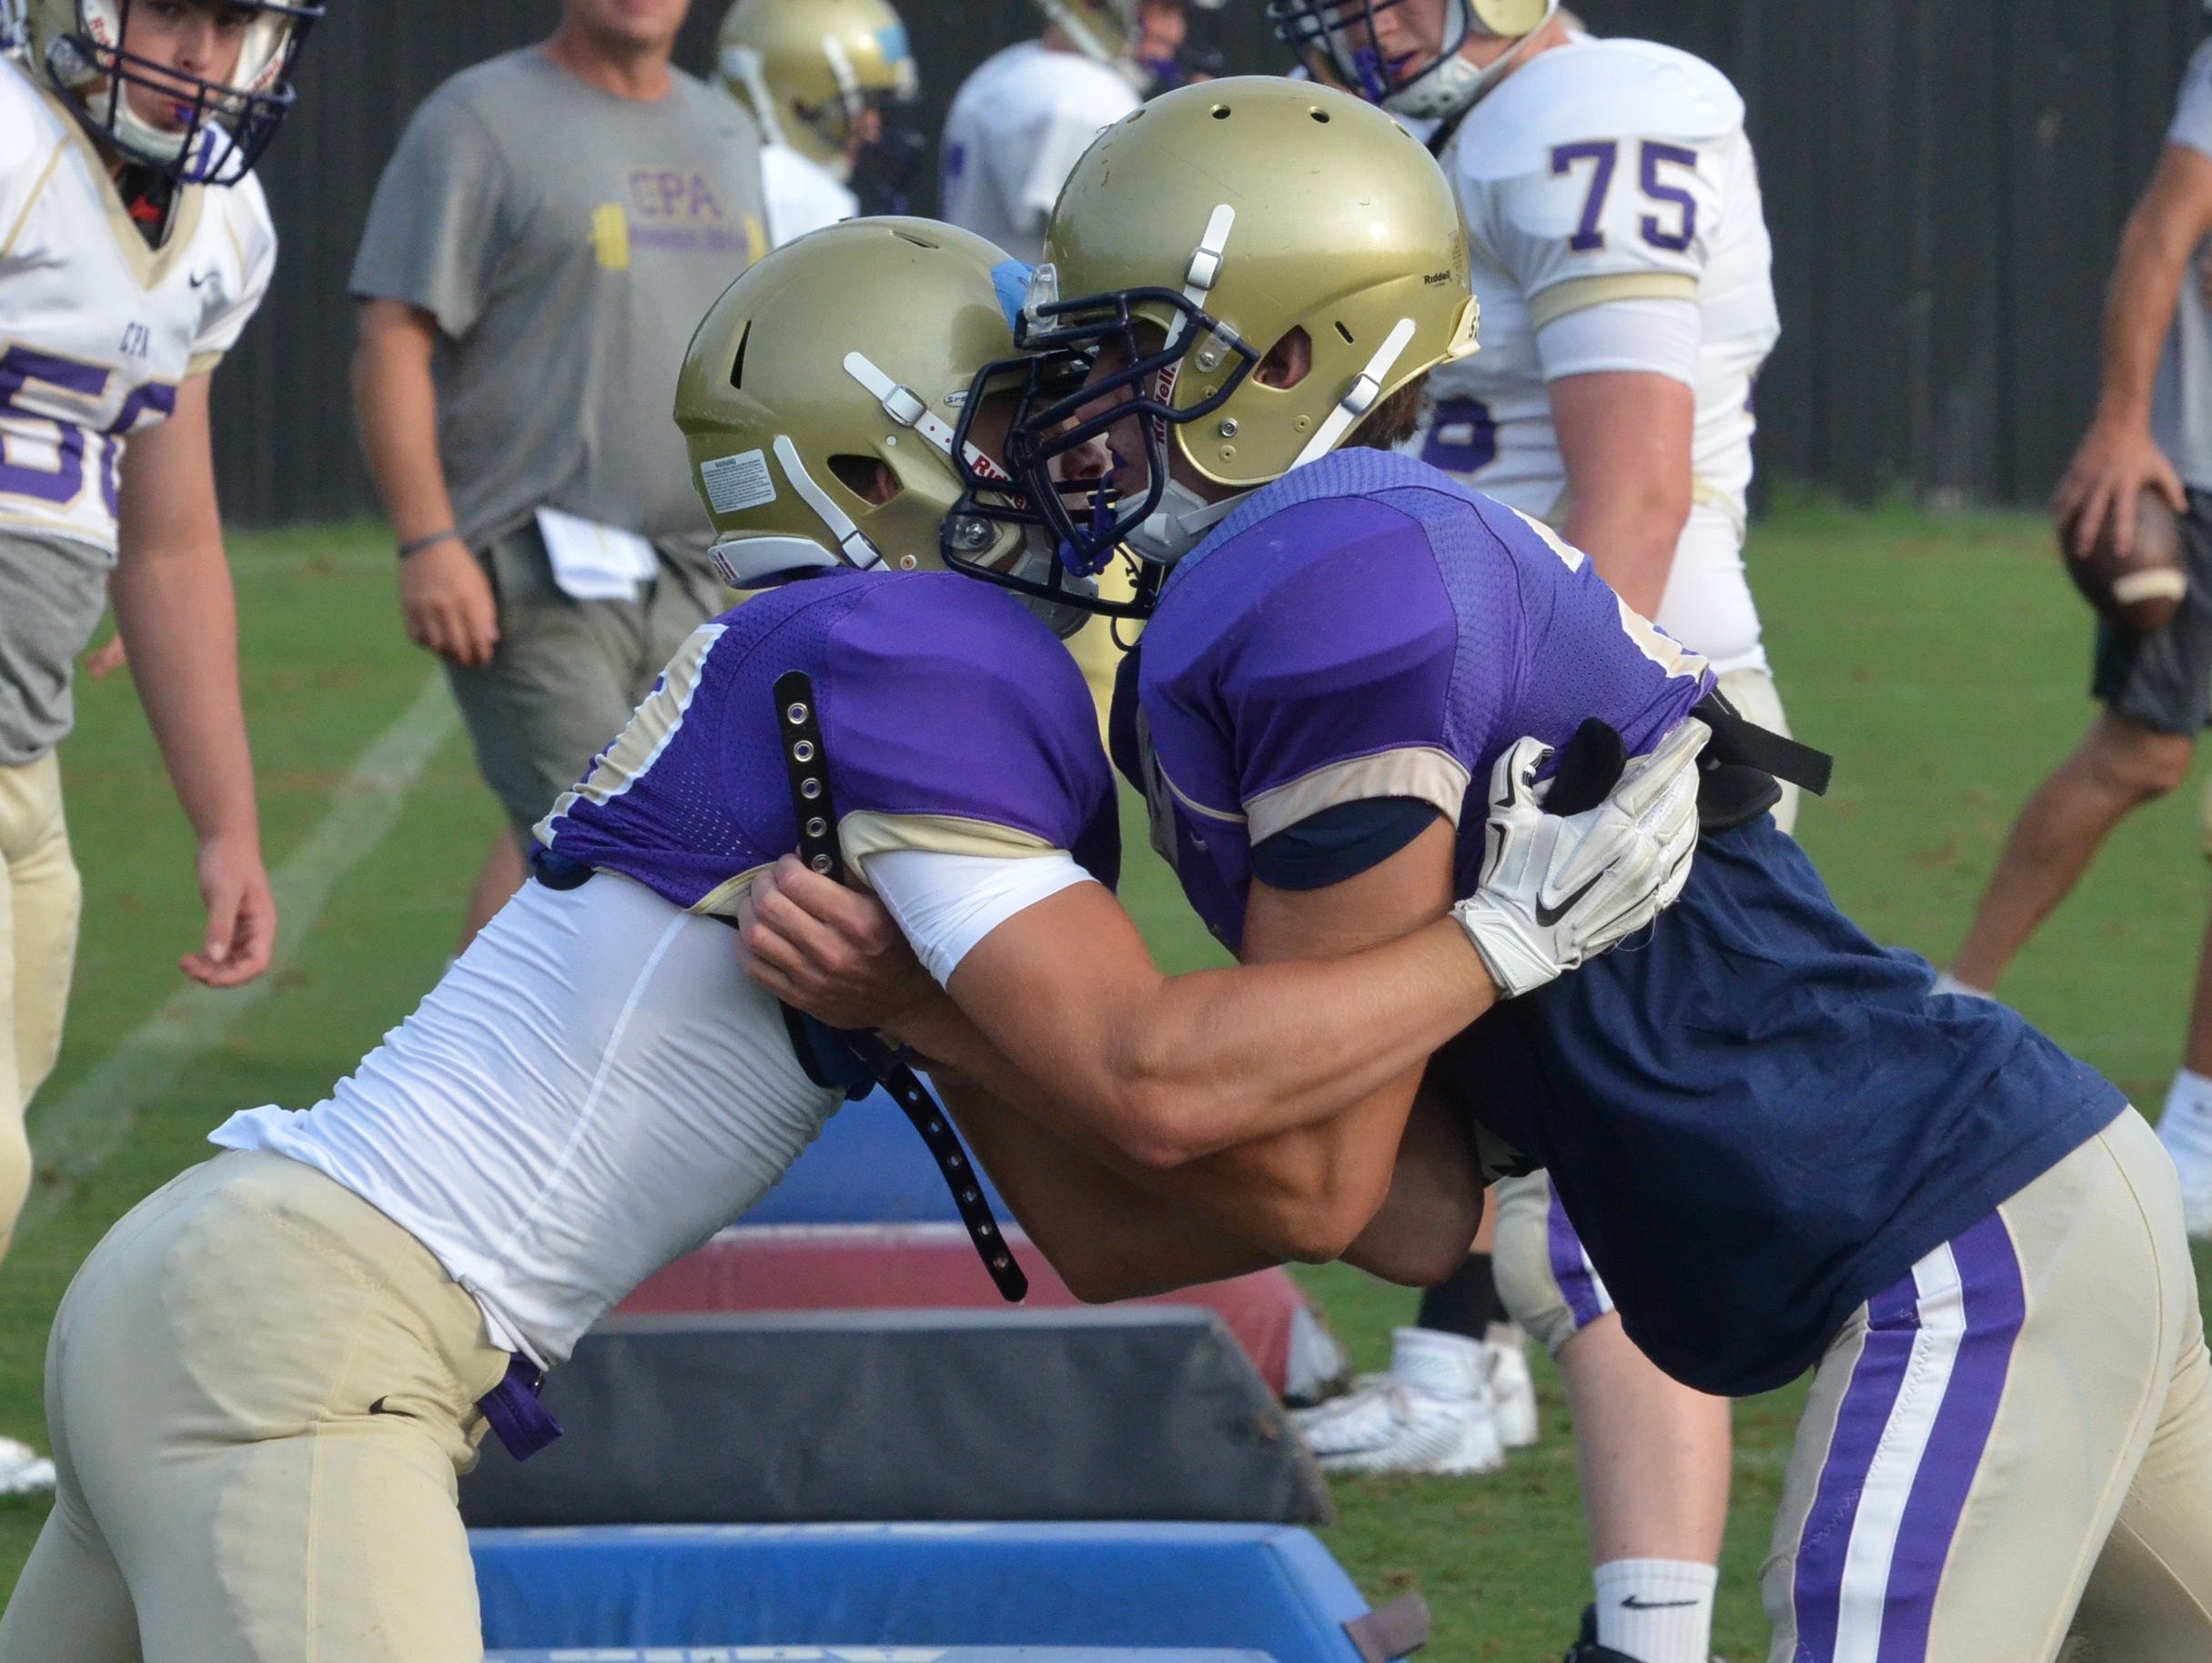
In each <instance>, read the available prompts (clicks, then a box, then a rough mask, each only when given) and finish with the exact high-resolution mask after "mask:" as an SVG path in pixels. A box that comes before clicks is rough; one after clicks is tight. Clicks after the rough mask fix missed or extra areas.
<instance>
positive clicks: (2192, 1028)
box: [2182, 923, 2212, 1077]
mask: <svg viewBox="0 0 2212 1663" xmlns="http://www.w3.org/2000/svg"><path fill="white" fill-rule="evenodd" d="M2182 1065H2183V1066H2184V1067H2186V1068H2187V1069H2188V1071H2189V1072H2190V1073H2196V1074H2204V1075H2207V1076H2208V1077H2212V923H2207V926H2206V929H2205V944H2204V948H2203V950H2202V951H2201V952H2199V953H2198V954H2197V992H2196V993H2195V995H2194V996H2193V997H2192V998H2191V999H2190V1001H2189V1043H2188V1049H2187V1053H2186V1054H2185V1057H2184V1060H2183V1064H2182Z"/></svg>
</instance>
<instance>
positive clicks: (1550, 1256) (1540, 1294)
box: [1490, 1172, 1613, 1357]
mask: <svg viewBox="0 0 2212 1663" xmlns="http://www.w3.org/2000/svg"><path fill="white" fill-rule="evenodd" d="M1490 1194H1492V1195H1493V1196H1494V1197H1495V1198H1496V1199H1497V1203H1498V1214H1497V1216H1498V1228H1497V1235H1496V1238H1495V1242H1494V1245H1492V1247H1491V1249H1490V1255H1491V1256H1490V1272H1491V1275H1493V1276H1494V1277H1495V1278H1496V1279H1497V1283H1498V1298H1499V1300H1500V1303H1501V1304H1503V1305H1504V1306H1505V1314H1506V1315H1508V1316H1510V1317H1511V1318H1512V1319H1513V1321H1514V1322H1515V1323H1516V1324H1518V1325H1520V1329H1521V1331H1522V1332H1523V1333H1524V1334H1526V1335H1528V1336H1529V1337H1530V1339H1532V1340H1534V1341H1535V1342H1536V1343H1537V1344H1538V1345H1540V1346H1542V1347H1543V1348H1544V1350H1545V1351H1546V1352H1547V1353H1549V1354H1550V1356H1555V1357H1556V1356H1559V1354H1560V1347H1561V1346H1564V1345H1565V1344H1566V1343H1567V1342H1568V1341H1569V1340H1571V1339H1572V1338H1573V1337H1574V1336H1575V1335H1578V1334H1580V1333H1581V1331H1582V1330H1583V1329H1585V1328H1587V1327H1589V1326H1590V1325H1591V1324H1592V1323H1594V1322H1596V1321H1598V1320H1599V1319H1600V1318H1601V1317H1605V1316H1610V1315H1611V1314H1612V1309H1613V1298H1612V1295H1611V1294H1609V1293H1607V1292H1606V1291H1605V1283H1604V1281H1603V1280H1602V1279H1601V1277H1600V1276H1599V1275H1598V1272H1597V1267H1596V1266H1595V1265H1591V1262H1590V1256H1589V1255H1587V1254H1585V1253H1584V1252H1583V1251H1582V1239H1581V1237H1580V1236H1579V1235H1576V1234H1575V1233H1574V1226H1573V1225H1571V1224H1569V1223H1568V1222H1567V1214H1566V1212H1565V1210H1564V1209H1563V1208H1561V1205H1560V1204H1559V1200H1558V1198H1557V1197H1556V1196H1555V1195H1554V1194H1552V1191H1551V1174H1549V1173H1544V1172H1534V1173H1530V1174H1528V1175H1527V1176H1525V1177H1520V1178H1500V1180H1499V1181H1498V1184H1497V1186H1496V1187H1495V1188H1494V1189H1492V1190H1491V1192H1490Z"/></svg>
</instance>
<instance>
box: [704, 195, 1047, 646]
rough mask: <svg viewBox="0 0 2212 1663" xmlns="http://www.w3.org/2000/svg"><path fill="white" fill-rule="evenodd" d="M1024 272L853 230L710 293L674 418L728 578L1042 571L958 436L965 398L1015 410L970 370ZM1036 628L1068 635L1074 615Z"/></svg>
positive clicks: (843, 228) (789, 250) (967, 419)
mask: <svg viewBox="0 0 2212 1663" xmlns="http://www.w3.org/2000/svg"><path fill="white" fill-rule="evenodd" d="M1027 270H1028V268H1027V267H1025V266H1022V265H1021V264H1020V263H1019V262H1018V261H1015V260H1013V259H1010V258H1009V257H1007V255H1006V254H1005V252H1004V251H1003V250H1001V249H1000V248H998V247H995V246H994V245H992V244H990V243H988V242H985V240H984V239H983V238H982V237H976V236H974V235H973V234H971V233H969V232H966V231H963V230H960V229H958V228H956V227H953V226H947V225H939V224H937V223H935V222H934V221H932V220H924V219H851V220H847V221H845V222H844V223H843V224H842V225H836V226H832V227H828V228H827V229H824V230H821V231H816V232H814V233H813V235H811V236H808V237H801V238H800V239H799V240H798V241H796V242H794V243H791V244H789V245H787V246H786V247H782V248H779V249H777V250H775V251H774V252H773V253H772V254H770V255H768V256H767V257H765V258H764V259H763V260H761V261H760V262H759V263H758V264H757V265H755V266H754V267H752V269H750V270H749V271H747V272H746V273H745V274H744V275H743V276H742V277H739V278H738V279H737V281H736V282H734V283H732V285H731V286H730V287H729V288H728V289H726V290H724V291H723V293H722V297H721V298H720V299H719V300H717V301H716V302H715V303H714V307H713V309H712V311H710V312H709V313H708V314H707V316H706V319H705V321H704V322H702V324H701V325H700V326H699V330H698V333H697V334H696V335H694V336H693V337H692V345H691V349H690V350H689V352H688V353H686V355H685V357H684V362H683V371H682V377H681V378H680V379H679V380H678V382H677V387H676V412H675V414H676V425H677V427H678V428H681V429H682V432H683V436H684V438H685V440H686V441H687V442H688V444H689V445H690V448H691V455H692V469H693V476H692V477H693V483H694V484H695V485H696V486H697V487H698V489H699V494H700V496H701V498H702V499H703V500H704V501H705V503H706V506H707V514H708V518H709V519H712V522H713V526H714V530H715V534H716V537H717V539H718V540H717V541H716V543H715V545H714V547H713V549H712V559H713V562H714V566H715V569H716V572H717V574H718V575H719V576H720V577H721V578H722V581H723V582H725V583H727V584H729V585H730V586H731V587H732V588H733V589H758V588H762V587H764V586H766V585H767V584H770V583H773V582H775V581H778V580H782V579H784V578H789V577H793V576H795V575H798V574H800V573H803V572H805V571H809V570H813V569H824V568H832V567H838V566H851V567H858V568H863V569H872V568H875V567H887V568H889V569H894V570H904V571H912V570H914V569H921V568H937V567H942V566H944V565H945V564H946V563H947V562H946V554H947V552H948V551H956V554H957V557H958V558H959V559H960V560H961V561H962V562H963V563H964V564H971V565H981V566H983V567H985V568H986V569H993V570H1000V569H1003V570H1005V571H1007V572H1011V573H1020V572H1022V571H1024V570H1026V569H1034V570H1035V571H1036V572H1037V573H1038V574H1039V575H1040V576H1041V575H1042V573H1043V572H1044V571H1045V569H1048V568H1049V567H1050V565H1051V562H1052V556H1051V551H1050V549H1049V547H1048V546H1047V545H1045V543H1044V542H1043V541H1042V540H1041V539H1035V538H1033V537H1031V536H1029V535H1028V534H1027V529H1026V526H1025V515H1024V514H1023V512H1022V510H1021V507H1020V505H1019V504H1018V503H1015V502H1012V501H1011V500H1010V499H1004V490H1003V489H1002V488H1010V487H1011V483H1012V482H1011V480H1010V479H1008V477H1007V475H1006V474H1005V471H1004V469H1002V468H1001V467H1000V466H999V464H998V461H997V459H996V458H995V455H994V454H992V453H991V452H990V451H988V450H986V449H984V448H983V445H982V444H981V443H980V442H979V441H978V439H977V438H975V437H974V436H973V434H972V433H971V428H974V427H975V412H974V411H973V410H972V409H971V408H969V407H970V406H971V403H972V401H973V400H975V399H976V398H983V399H985V400H989V401H991V402H993V403H994V404H995V406H996V407H997V408H998V410H999V412H1000V414H1001V416H1002V417H1003V416H1004V415H1005V414H1006V413H1009V412H1010V408H1011V399H1010V398H1000V397H999V396H998V395H997V394H996V393H995V391H994V389H993V388H992V386H991V384H990V379H989V378H988V377H985V376H983V375H982V373H981V372H982V371H983V369H984V368H985V366H986V365H988V364H991V363H993V362H995V361H1000V360H1004V359H1006V358H1009V357H1010V356H1011V355H1012V354H1013V351H1014V331H1013V324H1012V321H1011V318H1012V314H1013V309H1014V307H1016V306H1018V305H1019V304H1020V300H1021V296H1022V293H1023V284H1024V280H1025V277H1026V275H1027ZM987 509H999V510H1001V511H998V512H992V513H989V514H988V515H987V517H986V516H985V514H984V513H982V512H978V511H971V510H987ZM1017 587H1019V586H1018V585H1017ZM1045 616H1046V621H1048V622H1050V623H1052V624H1053V625H1054V626H1055V628H1056V629H1059V630H1061V632H1062V633H1063V634H1066V633H1068V632H1070V631H1071V630H1074V629H1075V628H1076V627H1078V626H1080V624H1081V623H1082V622H1083V617H1084V615H1083V614H1082V613H1080V612H1069V611H1068V610H1066V608H1065V607H1062V608H1059V609H1057V610H1050V611H1047V612H1046V614H1045Z"/></svg>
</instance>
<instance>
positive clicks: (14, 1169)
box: [0, 751, 83, 1255]
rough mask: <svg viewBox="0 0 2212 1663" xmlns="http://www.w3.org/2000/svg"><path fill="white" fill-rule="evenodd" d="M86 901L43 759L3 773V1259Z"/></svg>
mask: <svg viewBox="0 0 2212 1663" xmlns="http://www.w3.org/2000/svg"><path fill="white" fill-rule="evenodd" d="M82 911H83V891H82V888H81V886H80V885H79V883H78V881H77V873H76V862H75V861H74V860H72V859H71V858H70V854H69V828H68V824H67V821H66V819H65V818H64V816H63V813H62V776H61V766H60V764H59V763H58V762H57V761H56V760H55V756H54V753H53V752H52V751H48V752H47V753H46V754H45V756H43V757H41V758H39V759H38V761H35V762H28V763H25V764H24V765H23V766H22V767H20V768H0V1255H5V1253H6V1251H7V1244H8V1241H9V1239H10V1238H11V1237H12V1236H13V1235H14V1234H15V1218H16V1215H17V1214H20V1213H21V1212H22V1211H23V1202H24V1197H25V1195H26V1194H29V1192H30V1187H31V1145H30V1144H29V1143H28V1141H26V1139H25V1136H24V1131H23V1115H24V1111H25V1109H26V1108H28V1107H29V1106H30V1102H31V1098H32V1096H33V1095H34V1094H35V1093H36V1092H37V1090H38V1088H39V1087H40V1086H41V1085H43V1084H44V1083H45V1078H46V1076H47V1075H48V1074H49V1073H52V1072H53V1070H54V1059H55V1058H56V1056H57V1055H58V1054H59V1053H60V1052H61V1045H62V1018H63V1015H64V1013H66V1011H67V1009H68V1005H69V977H70V973H71V972H72V970H73V969H74V968H75V966H76V931H77V921H78V917H79V915H80V913H81V912H82Z"/></svg>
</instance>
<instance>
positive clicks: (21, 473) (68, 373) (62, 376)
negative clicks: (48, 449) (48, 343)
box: [0, 347, 115, 503]
mask: <svg viewBox="0 0 2212 1663" xmlns="http://www.w3.org/2000/svg"><path fill="white" fill-rule="evenodd" d="M114 374H115V371H114V370H112V369H106V368H102V367H101V366H100V365H98V364H83V363H79V362H78V361H77V360H76V359H75V358H59V357H56V355H55V354H53V353H51V352H40V351H38V350H36V349H35V348H30V347H10V348H8V349H7V351H6V352H5V353H0V413H5V414H8V415H13V416H18V417H28V418H31V419H32V420H35V421H46V422H51V423H53V425H54V430H55V431H54V466H53V467H52V468H29V467H25V466H24V465H23V464H21V463H17V462H11V461H9V460H7V459H6V458H5V455H4V454H0V494H4V493H13V494H14V495H15V496H18V497H30V498H33V499H36V500H37V501H40V502H60V503H69V502H75V501H76V495H77V492H79V491H81V490H82V489H85V429H84V428H81V427H79V426H77V425H76V423H75V422H73V421H70V420H68V419H67V418H61V417H56V416H53V415H50V414H49V413H48V412H46V411H45V410H42V409H38V408H35V406H34V405H33V404H32V403H30V402H28V401H26V400H25V398H24V397H23V393H24V389H25V388H26V387H28V386H30V385H32V384H34V383H35V384H37V385H39V386H42V387H49V388H55V389H56V391H58V392H60V393H61V394H63V395H64V396H65V397H66V398H72V399H83V400H85V401H86V402H87V403H89V402H91V401H92V400H94V399H96V398H99V397H100V396H101V395H102V394H104V393H105V392H106V390H107V383H108V380H109V378H111V377H112V376H113V375H114Z"/></svg>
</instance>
